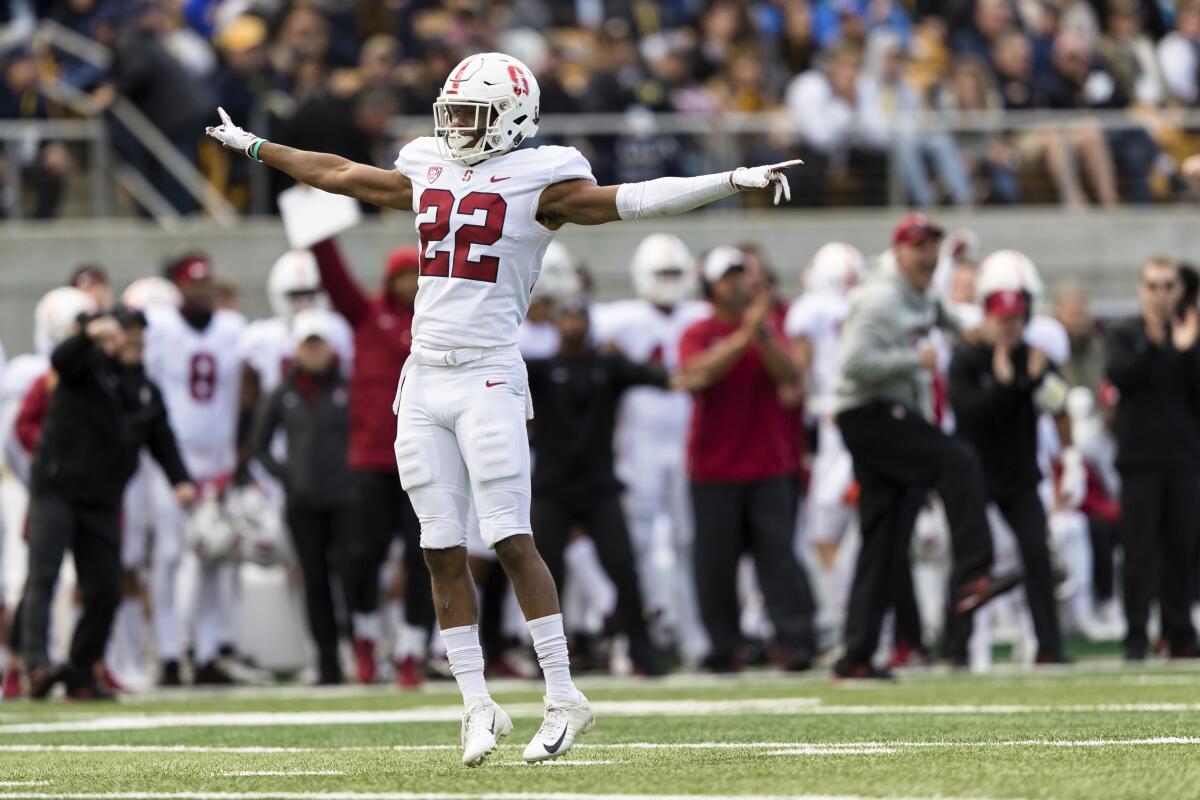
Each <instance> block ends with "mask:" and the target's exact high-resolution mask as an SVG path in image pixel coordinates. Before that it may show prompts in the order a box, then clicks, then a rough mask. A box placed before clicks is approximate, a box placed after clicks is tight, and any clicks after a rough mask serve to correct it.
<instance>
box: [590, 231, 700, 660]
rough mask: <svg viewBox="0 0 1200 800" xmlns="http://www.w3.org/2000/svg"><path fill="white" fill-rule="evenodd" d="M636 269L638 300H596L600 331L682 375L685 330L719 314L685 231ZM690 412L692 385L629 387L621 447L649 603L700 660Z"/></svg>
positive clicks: (661, 237)
mask: <svg viewBox="0 0 1200 800" xmlns="http://www.w3.org/2000/svg"><path fill="white" fill-rule="evenodd" d="M630 271H631V274H632V278H633V285H634V289H635V291H636V292H637V295H638V296H637V298H635V299H631V300H621V301H617V302H614V303H605V304H602V305H598V306H596V307H595V308H594V309H593V310H592V313H591V316H592V331H593V334H592V335H593V336H594V337H595V339H596V341H597V342H598V343H599V344H601V345H611V346H615V347H616V348H617V349H619V350H620V351H621V353H622V354H624V356H625V357H626V358H628V359H630V360H631V361H634V362H637V363H642V364H649V363H654V364H659V365H661V366H662V367H663V368H664V369H666V370H667V371H668V372H674V371H676V370H677V369H678V366H679V340H680V338H681V337H682V336H683V332H684V330H686V329H687V327H688V326H689V325H691V324H692V323H693V322H696V321H697V320H700V319H704V318H706V317H708V316H710V315H711V314H712V309H711V307H710V306H709V305H708V303H705V302H702V301H699V300H695V299H692V298H693V297H694V295H695V292H696V280H695V265H694V262H693V258H692V254H691V253H690V252H689V250H688V248H687V246H686V245H685V244H684V243H683V241H681V240H680V239H679V238H678V237H676V236H672V235H670V234H665V233H656V234H651V235H650V236H648V237H646V238H645V239H643V240H642V242H641V243H640V244H639V245H638V248H637V250H636V251H635V252H634V254H633V259H632V261H631V262H630ZM691 413H692V398H691V396H690V395H689V394H687V393H685V392H673V391H669V390H666V389H658V388H654V387H645V386H643V387H635V388H633V389H630V390H628V391H626V392H625V396H624V397H623V398H622V400H621V406H620V409H619V412H618V418H617V432H616V440H615V442H614V450H615V455H616V465H615V466H616V471H617V477H618V478H620V479H621V482H622V483H623V484H624V486H625V487H626V488H625V508H626V513H627V515H628V517H629V529H630V534H631V538H632V540H633V545H634V548H635V552H636V554H637V559H638V564H637V567H638V575H639V577H640V579H641V586H642V592H643V597H644V598H645V601H646V604H647V606H648V609H647V610H648V611H651V612H653V613H655V614H657V615H659V616H660V618H661V624H659V625H656V626H654V627H655V629H656V632H657V633H658V634H659V635H660V636H667V635H669V634H671V632H673V633H674V635H676V636H678V637H679V640H680V641H679V644H680V647H681V650H682V653H683V656H684V659H685V661H686V662H688V663H690V664H696V663H699V661H700V660H701V659H702V658H703V656H704V654H705V652H706V651H707V649H708V645H707V642H708V636H707V633H706V632H705V630H704V626H703V625H702V624H701V622H700V616H699V607H698V604H697V601H696V596H695V588H694V585H693V580H692V577H691V564H692V558H691V548H692V510H691V499H690V495H689V484H688V479H687V463H686V462H687V458H686V449H687V433H688V424H689V421H690V420H691Z"/></svg>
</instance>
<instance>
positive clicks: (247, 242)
mask: <svg viewBox="0 0 1200 800" xmlns="http://www.w3.org/2000/svg"><path fill="white" fill-rule="evenodd" d="M896 216H897V215H896V214H895V213H894V212H890V211H884V210H880V211H836V212H834V211H828V212H793V211H780V212H774V213H767V212H760V213H751V214H741V213H720V212H713V213H709V214H693V215H689V216H684V217H679V218H675V219H670V220H665V221H664V220H659V221H650V222H636V223H622V224H620V225H608V226H604V227H598V228H581V227H575V226H569V227H568V228H567V229H566V230H564V231H563V232H562V234H561V241H563V242H564V243H565V244H567V245H568V246H569V247H570V248H571V249H572V250H573V251H574V252H576V253H577V254H578V255H580V256H581V257H582V258H583V259H584V260H585V261H586V262H587V264H588V266H589V267H590V269H591V270H592V272H593V274H594V275H595V277H596V281H597V288H598V290H599V294H600V296H601V297H604V298H609V297H620V296H623V295H628V294H629V293H630V291H631V290H630V288H629V281H628V275H627V263H628V259H629V256H630V254H631V253H632V252H633V249H634V248H635V247H636V246H637V243H638V241H639V240H640V239H641V237H642V236H644V235H646V234H648V233H651V232H654V231H656V230H669V231H671V232H674V233H676V234H677V235H679V236H681V237H683V238H684V240H685V241H687V242H688V243H689V245H691V246H692V247H693V248H694V250H696V251H697V252H699V251H702V250H704V249H706V248H709V247H712V246H714V245H717V244H723V243H732V242H741V241H753V242H758V243H759V244H760V245H762V246H763V247H764V248H765V249H766V250H767V252H768V254H769V255H770V257H771V259H772V261H773V262H774V264H775V265H776V267H777V268H778V269H779V270H780V271H781V273H782V274H783V275H784V279H785V281H786V282H787V285H788V286H789V287H790V288H791V289H793V290H794V289H795V287H796V283H795V275H796V273H797V272H798V270H799V269H800V268H801V267H802V266H803V265H804V264H805V262H806V261H807V260H808V258H809V257H810V256H811V255H812V253H813V251H814V250H816V248H817V247H819V246H820V245H822V244H824V243H825V242H829V241H834V240H843V241H847V242H850V243H851V244H854V245H856V246H858V247H859V248H861V249H862V250H863V251H864V252H866V253H877V252H879V251H880V250H882V249H883V248H884V247H886V245H887V241H888V233H889V231H890V228H891V225H892V223H893V222H894V221H895V219H896ZM935 216H936V218H937V220H938V221H939V222H940V223H942V224H945V225H947V226H951V227H955V226H960V225H961V226H968V227H971V228H973V229H974V230H976V231H977V232H978V233H979V235H980V237H981V238H982V241H983V246H984V248H985V250H993V249H999V248H1009V247H1011V248H1016V249H1020V250H1023V251H1024V252H1026V253H1028V254H1029V255H1030V256H1031V257H1032V258H1033V259H1034V261H1035V262H1036V263H1037V264H1038V265H1039V267H1040V268H1041V270H1042V272H1043V276H1044V277H1045V279H1046V282H1047V284H1051V285H1052V284H1053V283H1054V282H1055V281H1056V280H1058V279H1061V278H1065V277H1073V278H1076V279H1080V280H1082V281H1084V282H1086V284H1087V285H1088V286H1089V287H1090V288H1091V289H1092V290H1093V292H1094V294H1095V296H1096V297H1097V298H1099V299H1101V300H1106V301H1110V302H1118V303H1119V302H1125V303H1128V302H1129V301H1130V299H1131V298H1132V292H1133V286H1134V275H1135V268H1136V266H1137V264H1138V263H1139V261H1140V260H1141V259H1142V258H1144V257H1145V256H1146V255H1148V254H1150V253H1165V254H1168V255H1172V256H1176V257H1180V258H1190V259H1194V260H1197V261H1200V226H1198V225H1197V217H1198V214H1197V209H1196V208H1194V207H1190V206H1188V207H1174V208H1167V209H1147V210H1121V211H1113V212H1100V211H1094V212H1089V213H1067V212H1064V211H1062V210H1060V209H1058V208H1056V207H1046V208H1041V209H1025V210H1021V211H1000V210H996V211H992V210H987V211H979V212H972V213H945V214H937V215H935ZM415 240H416V235H415V232H414V231H413V227H412V217H411V215H408V214H388V215H385V216H383V217H382V218H379V219H376V220H371V221H369V222H367V223H364V224H363V225H362V226H361V227H359V228H357V229H356V230H354V231H352V232H350V233H349V234H347V235H346V236H345V237H343V243H344V247H345V249H346V252H347V254H348V256H349V258H350V261H351V263H352V264H353V265H354V268H355V271H356V272H357V273H358V274H359V275H360V276H361V277H362V278H363V280H364V281H366V282H368V283H369V284H370V285H372V286H373V285H374V284H375V282H376V281H377V280H378V277H379V274H380V270H381V265H382V261H383V257H384V255H385V253H386V252H387V251H388V250H389V248H391V247H394V246H396V245H397V244H401V243H413V242H415ZM285 247H286V243H285V240H284V236H283V229H282V227H281V226H280V225H279V223H278V222H277V221H256V222H247V223H245V224H243V225H241V226H239V227H238V228H236V229H234V230H221V229H219V228H216V227H215V226H212V225H208V224H200V223H197V224H196V225H194V226H190V227H187V228H185V229H183V230H180V231H178V232H172V233H167V232H164V231H162V230H160V229H158V228H157V227H155V226H153V225H151V224H147V223H140V222H130V221H124V220H123V221H114V222H70V223H51V224H32V223H27V224H22V225H11V226H0V341H3V342H4V345H5V347H6V349H7V350H8V352H9V353H10V355H11V354H13V353H18V352H23V351H25V350H27V349H28V348H29V346H30V344H29V342H30V337H31V333H30V332H31V329H32V322H31V320H32V312H33V306H34V304H35V303H36V302H37V300H38V298H39V297H41V295H42V294H43V293H44V292H45V291H47V290H48V289H51V288H53V287H54V286H56V285H59V284H60V283H61V281H62V280H63V279H64V278H65V277H66V275H67V274H68V273H69V272H70V270H71V269H72V268H73V267H74V266H75V265H77V264H79V263H82V262H84V261H95V262H98V263H101V264H103V265H105V266H106V267H107V268H108V269H109V270H110V272H111V273H112V275H113V277H114V280H115V281H116V283H117V285H118V286H120V287H123V286H124V285H125V284H127V283H128V282H129V281H131V280H133V279H134V278H137V277H139V276H142V275H146V274H150V273H153V272H156V271H157V270H158V269H159V268H160V266H161V264H162V262H163V261H164V260H166V259H167V258H168V257H170V256H172V255H174V254H178V253H180V252H182V251H184V250H186V249H189V248H200V249H203V250H206V251H208V252H209V253H210V254H211V255H212V256H213V259H214V262H215V264H216V266H217V269H218V271H219V272H220V273H222V274H224V275H226V276H228V277H231V278H233V279H235V280H237V281H238V282H239V283H240V284H241V286H242V288H243V293H244V305H245V308H246V311H247V312H248V313H250V314H251V315H260V314H265V313H266V296H265V293H264V288H263V287H264V283H265V280H266V273H267V270H268V269H269V268H270V265H271V264H272V262H273V261H274V259H275V258H276V257H277V256H278V255H279V254H280V253H281V252H283V250H284V249H285Z"/></svg>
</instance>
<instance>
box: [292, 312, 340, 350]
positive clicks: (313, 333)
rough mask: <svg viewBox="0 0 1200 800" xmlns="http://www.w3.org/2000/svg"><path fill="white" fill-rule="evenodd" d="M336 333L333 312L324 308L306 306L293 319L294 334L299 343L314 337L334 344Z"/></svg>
mask: <svg viewBox="0 0 1200 800" xmlns="http://www.w3.org/2000/svg"><path fill="white" fill-rule="evenodd" d="M336 335H337V325H336V323H335V322H334V319H333V314H332V313H331V312H329V311H326V310H325V309H323V308H306V309H304V310H303V311H301V312H299V313H298V314H296V316H295V317H294V318H293V319H292V336H293V337H294V338H295V340H296V342H297V344H299V343H300V342H305V341H307V340H309V339H312V338H317V339H323V340H324V341H326V342H327V343H330V344H332V343H333V340H334V337H335V336H336Z"/></svg>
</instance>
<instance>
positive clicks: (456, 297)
mask: <svg viewBox="0 0 1200 800" xmlns="http://www.w3.org/2000/svg"><path fill="white" fill-rule="evenodd" d="M396 168H397V169H399V170H400V171H401V172H402V173H404V174H405V175H406V176H407V177H408V179H409V180H410V181H412V185H413V211H414V212H416V214H417V219H416V227H417V233H418V234H419V235H420V239H421V243H420V247H421V277H420V283H419V286H420V290H419V291H418V292H417V302H416V314H415V317H414V318H413V326H412V333H413V342H414V344H417V345H419V346H421V347H428V348H431V349H435V350H452V349H455V348H459V347H498V346H503V345H515V344H516V343H517V328H518V327H519V326H520V324H521V321H522V320H524V319H525V313H526V312H527V311H528V310H529V293H530V292H531V291H532V289H533V284H534V282H536V281H537V277H538V272H539V271H540V270H541V267H542V256H543V255H544V254H545V252H546V246H547V245H548V244H550V240H551V239H552V238H553V236H554V231H551V230H550V229H548V228H546V227H544V226H542V225H541V223H539V222H538V221H537V220H536V219H535V217H536V216H537V208H538V201H539V199H540V198H541V196H542V190H543V189H545V188H546V187H547V186H550V185H551V184H554V183H559V182H561V181H567V180H573V179H578V178H582V179H583V180H588V181H595V178H594V177H592V168H591V166H590V165H589V164H588V162H587V159H585V158H584V157H583V156H582V155H581V154H580V153H579V151H578V150H576V149H574V148H572V147H555V146H547V147H535V148H528V149H522V150H514V151H512V152H510V153H505V154H504V155H501V156H496V157H494V158H490V159H488V160H487V161H484V162H483V163H481V164H476V165H475V166H473V167H467V166H464V165H462V164H455V163H453V162H450V161H446V160H444V159H442V158H441V156H440V155H438V149H437V143H436V142H435V141H434V139H433V138H432V137H422V138H419V139H414V140H413V141H411V142H409V143H408V144H407V145H405V146H404V149H402V150H401V151H400V155H399V157H398V158H397V159H396Z"/></svg>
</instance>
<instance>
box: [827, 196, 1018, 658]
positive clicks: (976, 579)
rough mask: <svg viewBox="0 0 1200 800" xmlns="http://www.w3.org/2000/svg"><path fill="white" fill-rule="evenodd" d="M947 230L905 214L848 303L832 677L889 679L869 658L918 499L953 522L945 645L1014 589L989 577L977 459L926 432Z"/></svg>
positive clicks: (941, 323)
mask: <svg viewBox="0 0 1200 800" xmlns="http://www.w3.org/2000/svg"><path fill="white" fill-rule="evenodd" d="M941 238H942V229H941V228H939V227H937V226H936V225H934V224H933V223H931V222H930V221H929V219H928V218H927V217H926V216H925V215H924V214H910V215H908V216H906V217H905V218H904V219H902V220H900V222H899V224H898V225H897V226H896V228H895V230H894V231H893V233H892V253H893V255H894V256H895V268H894V269H892V268H890V267H888V268H885V270H884V271H882V272H881V273H880V274H879V275H877V276H875V277H874V279H873V280H871V281H870V282H868V283H867V284H865V285H864V286H862V287H861V288H859V289H858V290H857V291H856V292H855V293H854V294H853V295H852V296H851V301H850V314H849V316H848V317H847V319H846V324H845V327H844V329H843V332H842V344H841V354H840V355H841V376H840V378H839V381H838V387H837V406H836V408H837V423H838V428H839V429H840V430H841V432H842V437H843V438H844V439H845V442H846V447H847V448H848V449H849V451H850V455H851V457H852V458H853V459H854V474H855V477H856V478H857V479H858V483H859V489H860V491H859V500H858V509H859V517H860V525H861V528H862V549H861V550H860V551H859V555H858V564H857V567H856V569H855V573H854V583H853V585H852V587H851V590H850V603H849V608H848V609H847V619H846V650H845V654H844V655H843V656H842V658H841V660H839V661H838V662H837V664H836V665H835V666H834V674H835V675H837V676H839V677H846V678H884V677H889V675H888V673H887V672H885V671H882V670H877V669H875V667H874V666H872V664H871V656H872V654H873V653H874V652H875V648H876V645H877V644H878V640H879V630H880V626H881V624H882V622H883V616H884V613H885V612H886V610H887V606H888V601H889V598H890V592H889V582H890V579H891V574H892V560H893V557H894V553H895V551H896V547H895V545H896V542H897V539H898V537H903V540H905V541H907V539H908V537H909V536H910V534H911V530H909V528H911V524H912V514H911V513H910V512H909V513H906V508H908V509H911V498H912V492H913V490H924V491H928V490H929V489H934V490H936V491H937V493H938V494H939V495H940V496H941V498H942V502H943V503H944V504H945V507H946V515H947V517H948V518H949V523H950V533H951V539H952V544H953V550H954V571H953V574H952V577H951V595H952V601H953V602H954V609H953V611H954V612H955V616H956V617H957V618H958V619H959V620H961V621H962V622H961V623H960V622H958V620H956V623H955V625H954V626H952V627H953V628H954V630H952V631H949V632H948V636H965V635H967V634H968V633H969V627H968V626H967V625H966V617H967V615H969V614H970V612H972V611H974V610H975V609H977V608H978V607H979V606H981V605H983V604H984V603H986V602H987V601H988V600H990V599H992V598H993V597H995V596H996V595H998V594H1000V593H1001V592H1003V591H1005V590H1006V589H1010V588H1012V587H1013V586H1015V585H1016V583H1017V582H1018V580H1019V579H1018V578H1016V577H1013V576H1009V577H1006V578H995V579H993V578H991V577H990V576H989V571H990V569H991V563H992V539H991V533H990V532H989V530H988V522H987V516H986V514H985V504H986V498H985V495H984V483H983V473H982V471H981V469H980V466H979V461H978V458H977V457H976V455H975V453H974V451H972V450H971V447H970V446H969V445H968V444H966V443H965V442H963V441H961V440H959V439H955V438H952V437H950V436H947V435H946V434H944V433H942V431H941V430H939V429H938V428H936V427H934V426H933V425H931V424H930V423H929V422H928V421H927V417H928V412H929V409H930V405H931V399H930V394H931V393H930V387H931V383H932V374H933V372H934V370H936V369H937V351H936V350H935V349H934V347H933V346H932V345H930V344H929V343H928V341H927V337H928V335H929V333H930V331H932V330H933V329H934V328H944V329H947V330H950V331H954V332H956V331H957V327H958V326H957V323H956V321H955V320H954V318H953V317H951V315H950V314H949V313H948V312H947V311H946V309H945V307H944V306H943V305H942V304H941V302H940V301H939V300H938V299H936V298H935V297H933V296H932V295H931V294H930V293H929V291H928V290H929V284H930V282H931V281H932V280H933V273H934V270H935V268H936V267H937V261H938V244H939V243H940V241H941Z"/></svg>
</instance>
